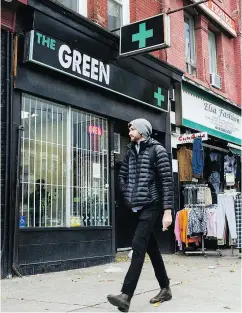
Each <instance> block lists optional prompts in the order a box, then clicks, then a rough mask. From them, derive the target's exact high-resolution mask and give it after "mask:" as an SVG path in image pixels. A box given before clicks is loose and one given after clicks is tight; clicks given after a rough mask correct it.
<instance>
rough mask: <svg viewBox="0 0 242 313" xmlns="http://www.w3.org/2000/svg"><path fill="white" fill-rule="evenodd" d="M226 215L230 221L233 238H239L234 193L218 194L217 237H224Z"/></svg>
mask: <svg viewBox="0 0 242 313" xmlns="http://www.w3.org/2000/svg"><path fill="white" fill-rule="evenodd" d="M225 216H226V218H227V221H228V226H229V231H230V234H231V238H232V239H236V238H237V233H236V221H235V204H234V196H233V194H218V210H217V238H218V239H223V234H224V226H225Z"/></svg>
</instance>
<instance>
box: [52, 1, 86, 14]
mask: <svg viewBox="0 0 242 313" xmlns="http://www.w3.org/2000/svg"><path fill="white" fill-rule="evenodd" d="M57 2H59V3H60V4H62V5H64V6H65V7H67V8H68V9H71V10H73V11H75V12H77V13H80V14H82V15H83V16H85V17H87V0H57Z"/></svg>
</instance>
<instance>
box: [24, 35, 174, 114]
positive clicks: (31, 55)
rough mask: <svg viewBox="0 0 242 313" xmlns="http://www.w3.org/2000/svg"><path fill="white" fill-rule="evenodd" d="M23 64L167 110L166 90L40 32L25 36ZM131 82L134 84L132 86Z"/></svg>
mask: <svg viewBox="0 0 242 313" xmlns="http://www.w3.org/2000/svg"><path fill="white" fill-rule="evenodd" d="M79 46H80V43H79ZM25 62H32V63H35V64H38V65H41V66H44V67H46V68H49V69H51V70H54V71H57V72H60V73H62V74H65V75H69V76H72V77H75V78H77V79H79V80H82V81H85V82H88V83H91V84H93V85H96V86H99V87H102V88H105V89H108V90H110V91H111V92H114V93H117V94H120V95H123V96H125V97H128V98H130V99H134V100H136V101H138V102H140V103H143V104H145V105H148V106H150V107H152V108H155V109H158V110H161V111H165V112H167V111H168V89H166V88H163V87H162V86H159V85H156V84H155V83H152V82H151V81H150V80H148V79H145V78H143V77H141V76H138V75H135V74H133V73H131V72H130V71H127V70H125V69H122V68H120V67H118V66H116V65H114V64H111V63H110V64H105V63H104V62H102V61H101V60H98V59H97V58H94V57H92V56H90V55H88V54H86V53H83V52H82V51H80V50H79V49H78V48H76V47H75V48H73V47H72V46H71V45H69V44H66V43H64V42H62V41H60V40H58V39H56V38H53V37H51V36H49V35H46V34H42V33H41V32H39V31H35V30H32V31H30V32H29V33H28V34H27V36H26V40H25ZM130 81H132V82H135V84H134V85H132V86H131V84H130Z"/></svg>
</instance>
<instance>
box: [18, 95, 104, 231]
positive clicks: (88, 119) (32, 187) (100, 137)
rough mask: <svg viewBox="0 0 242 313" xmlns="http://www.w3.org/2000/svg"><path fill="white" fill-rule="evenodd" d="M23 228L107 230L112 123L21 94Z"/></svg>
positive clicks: (21, 220) (21, 223) (21, 213)
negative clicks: (109, 140) (109, 142)
mask: <svg viewBox="0 0 242 313" xmlns="http://www.w3.org/2000/svg"><path fill="white" fill-rule="evenodd" d="M21 117H22V125H23V126H24V131H23V134H22V138H21V169H20V173H21V175H20V186H21V201H20V220H19V221H20V227H60V226H108V225H110V212H109V168H108V166H109V165H108V164H109V160H108V121H107V120H106V119H104V118H101V117H98V116H95V115H92V114H87V113H84V112H81V111H77V110H71V109H70V108H69V109H68V108H66V107H63V106H60V105H56V104H54V103H52V102H49V101H45V100H42V99H39V98H35V97H32V96H29V95H26V94H25V95H23V98H22V111H21Z"/></svg>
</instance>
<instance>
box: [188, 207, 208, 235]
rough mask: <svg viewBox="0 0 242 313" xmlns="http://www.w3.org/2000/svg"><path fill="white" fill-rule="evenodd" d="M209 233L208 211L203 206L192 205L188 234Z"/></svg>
mask: <svg viewBox="0 0 242 313" xmlns="http://www.w3.org/2000/svg"><path fill="white" fill-rule="evenodd" d="M206 233H207V213H206V209H205V208H203V206H198V207H196V206H195V207H192V208H191V210H190V212H189V216H188V230H187V235H188V236H190V237H192V236H198V235H201V234H203V235H206Z"/></svg>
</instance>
